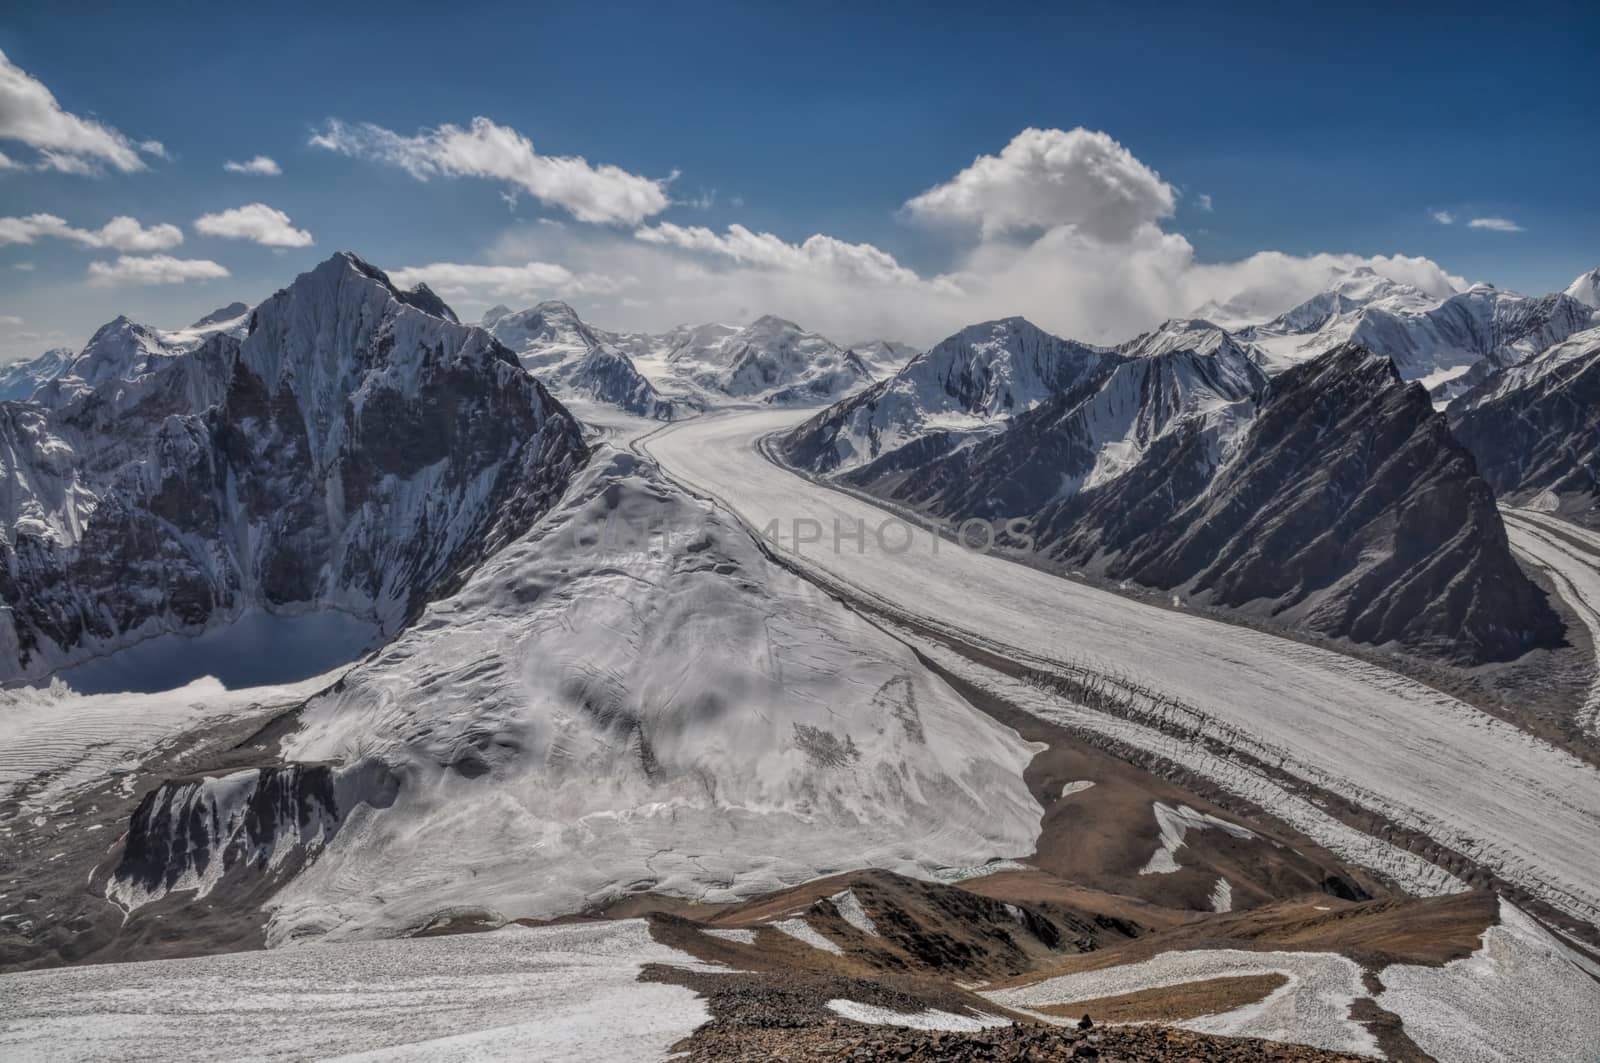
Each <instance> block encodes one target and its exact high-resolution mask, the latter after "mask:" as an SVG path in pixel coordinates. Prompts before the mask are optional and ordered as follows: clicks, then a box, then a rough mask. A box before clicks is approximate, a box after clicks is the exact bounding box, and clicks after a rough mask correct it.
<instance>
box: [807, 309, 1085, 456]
mask: <svg viewBox="0 0 1600 1063" xmlns="http://www.w3.org/2000/svg"><path fill="white" fill-rule="evenodd" d="M1114 360H1117V355H1116V354H1115V353H1113V352H1112V351H1110V350H1109V349H1107V348H1104V347H1094V346H1090V345H1088V344H1083V343H1077V342H1075V341H1073V340H1064V339H1061V338H1060V337H1059V336H1052V335H1051V334H1050V333H1048V332H1045V331H1044V330H1043V329H1041V328H1039V327H1038V326H1037V325H1035V324H1033V323H1032V322H1030V321H1028V320H1027V319H1025V318H1021V317H1009V318H1001V319H999V320H996V321H983V322H979V323H978V324H975V325H969V326H967V327H966V328H964V329H962V330H961V331H960V332H957V333H956V334H955V335H953V336H950V337H948V338H946V339H944V340H942V341H941V342H939V343H938V344H935V345H934V346H933V347H932V348H930V349H929V350H928V351H927V352H926V353H924V354H921V355H918V356H917V357H915V358H913V359H912V360H911V361H910V362H909V363H907V364H906V366H905V368H903V369H901V370H900V371H899V372H898V373H896V374H895V375H894V376H892V377H890V378H888V379H887V380H881V381H879V382H878V383H876V384H874V385H873V386H872V387H870V388H868V389H866V390H865V391H863V392H861V393H860V394H858V395H854V396H851V397H850V398H847V399H845V400H844V401H843V402H839V403H836V404H834V405H833V406H830V407H829V408H828V409H826V410H824V411H823V412H822V413H820V414H818V415H817V417H815V418H813V419H812V420H811V421H808V422H807V423H806V424H804V425H802V426H801V427H800V428H797V429H796V430H795V431H794V432H793V433H792V434H791V435H790V436H789V438H788V440H787V442H786V443H785V448H786V452H787V454H788V456H789V459H790V460H791V461H793V462H794V463H795V464H797V465H805V466H807V467H810V468H813V469H815V470H816V471H819V472H832V471H836V470H844V469H850V468H855V467H856V466H859V465H862V464H865V463H866V462H870V461H875V460H877V459H878V458H879V457H881V456H883V455H886V454H889V453H890V452H892V451H895V450H897V449H899V448H900V447H901V446H903V445H904V444H906V443H908V442H910V441H911V440H913V439H916V438H918V437H920V436H922V435H924V434H925V433H928V432H935V431H936V432H945V433H951V434H953V435H956V434H968V433H982V432H987V431H991V430H995V429H996V428H997V427H998V424H999V422H1001V421H1003V420H1005V419H1006V418H1009V417H1012V416H1014V415H1016V414H1020V413H1022V412H1023V411H1025V410H1029V409H1032V408H1033V407H1035V406H1037V405H1039V404H1040V403H1042V402H1045V401H1047V400H1049V399H1050V398H1051V397H1052V396H1055V395H1058V394H1060V393H1062V392H1065V391H1067V390H1069V389H1071V388H1073V387H1074V386H1076V385H1078V384H1080V383H1082V382H1084V381H1085V380H1087V379H1089V378H1091V377H1092V376H1093V375H1094V374H1095V373H1097V372H1098V371H1099V370H1100V369H1101V368H1102V367H1103V366H1105V365H1107V364H1108V363H1109V362H1111V361H1114Z"/></svg>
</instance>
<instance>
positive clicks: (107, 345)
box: [0, 255, 586, 680]
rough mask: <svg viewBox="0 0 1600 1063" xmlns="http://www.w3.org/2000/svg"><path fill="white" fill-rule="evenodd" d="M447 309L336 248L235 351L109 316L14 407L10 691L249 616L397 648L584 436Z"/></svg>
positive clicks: (230, 341) (518, 517)
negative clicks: (56, 372) (325, 613)
mask: <svg viewBox="0 0 1600 1063" xmlns="http://www.w3.org/2000/svg"><path fill="white" fill-rule="evenodd" d="M419 301H420V302H421V303H422V304H423V305H421V306H419V305H417V304H418V302H419ZM436 309H437V308H432V309H430V308H429V302H428V293H426V292H425V291H422V290H421V289H412V290H411V291H410V292H402V291H398V290H397V289H395V288H394V286H393V285H392V284H391V283H389V282H388V280H387V277H386V276H385V275H384V274H383V273H382V271H380V270H377V269H376V268H374V267H371V266H368V265H366V264H365V263H363V262H361V261H360V260H359V259H357V258H355V257H354V256H350V255H335V256H334V257H332V258H330V259H329V260H328V261H326V262H324V263H322V264H321V265H320V266H318V267H316V268H315V269H313V270H311V271H309V272H307V273H303V274H301V275H300V276H298V277H297V278H295V280H294V281H293V282H292V283H291V284H290V285H289V286H288V287H286V288H284V289H282V290H280V291H278V292H277V293H276V294H274V295H273V296H271V297H270V298H268V299H267V300H266V301H265V302H263V303H262V304H261V305H260V306H258V307H257V308H256V309H255V310H254V311H253V312H252V313H251V314H250V315H249V320H250V325H249V327H248V335H246V336H244V337H243V338H242V339H241V338H240V336H239V335H237V334H236V333H234V332H232V331H229V330H227V329H219V330H214V331H211V332H210V333H209V334H208V335H207V336H206V337H205V338H204V339H203V340H202V341H201V342H199V343H198V344H196V345H194V346H192V347H184V346H180V345H177V344H174V343H172V342H169V337H171V336H173V335H179V334H163V333H160V332H159V331H157V330H155V329H150V328H148V327H146V326H142V325H138V324H136V323H134V322H132V321H129V320H128V319H127V318H125V317H122V318H118V319H116V320H115V321H112V322H110V323H109V324H107V325H106V326H104V327H103V328H102V329H100V330H99V331H98V332H97V333H96V334H95V337H94V339H93V340H91V342H90V344H89V345H88V347H86V348H85V349H84V352H83V353H82V354H80V355H79V356H78V357H77V358H76V359H75V360H74V361H73V363H72V365H71V366H70V367H69V375H68V376H66V377H63V378H62V379H60V380H57V381H54V382H52V383H51V384H49V385H47V386H46V387H45V388H42V389H41V390H40V394H47V393H48V394H49V395H50V396H53V397H55V398H59V399H62V400H64V401H47V400H41V401H40V402H39V403H38V404H15V405H8V406H6V407H0V437H3V438H4V443H0V448H3V449H4V451H5V452H6V458H5V463H6V464H7V465H9V466H11V467H13V468H16V469H18V470H19V475H18V476H17V477H16V478H15V480H14V483H13V485H12V489H10V490H4V491H0V571H9V573H10V576H11V580H10V582H9V583H7V584H6V585H5V586H4V587H0V595H3V597H0V604H4V605H5V606H7V607H8V608H7V609H5V610H0V680H5V679H9V678H14V677H16V676H17V675H38V674H42V673H43V672H46V671H49V670H51V669H52V668H54V667H58V666H60V665H61V664H63V663H70V662H71V661H73V660H82V659H86V658H89V657H94V656H97V655H100V654H104V653H107V652H110V651H114V650H117V649H120V648H122V647H124V646H126V645H130V644H132V643H135V642H139V641H142V640H143V639H146V638H149V637H151V636H156V635H160V634H162V633H184V634H195V633H198V632H199V631H200V630H203V629H206V628H209V627H212V626H216V625H219V624H225V623H227V622H229V621H231V620H232V619H234V618H235V617H237V616H238V615H239V614H240V612H241V610H246V609H258V608H261V609H266V610H268V611H269V612H275V611H278V610H282V611H284V612H286V613H287V614H292V615H299V614H300V613H301V612H304V611H307V610H318V609H331V610H334V611H337V612H339V613H342V614H345V615H348V616H351V617H354V618H356V621H357V622H358V623H359V624H375V625H382V626H384V627H385V628H387V630H390V631H392V630H394V628H395V627H396V626H397V625H398V624H399V623H401V622H403V620H404V618H405V617H407V616H408V615H410V613H411V612H412V611H413V610H415V609H416V608H418V607H419V606H420V604H421V602H422V601H423V600H425V599H426V597H427V596H428V595H429V594H431V593H432V591H433V589H434V588H435V586H436V585H438V584H439V583H440V582H441V581H448V580H450V579H451V578H453V577H455V576H456V575H458V574H459V573H460V572H461V571H462V570H463V566H465V565H469V564H471V563H472V562H474V561H475V560H477V559H478V558H480V557H481V556H482V555H483V554H484V553H485V552H486V551H489V550H492V549H493V548H494V547H495V546H496V545H497V544H498V543H499V542H500V541H502V540H503V538H504V537H505V536H508V535H511V534H515V533H518V532H520V531H521V530H522V529H523V528H525V527H526V526H527V525H528V524H529V523H530V522H531V521H532V520H533V519H534V518H535V517H536V516H538V515H539V514H540V513H542V512H543V511H544V510H545V509H546V508H548V506H549V505H550V503H551V502H552V501H553V499H554V497H555V496H556V495H557V494H559V493H560V491H561V490H562V489H563V488H564V487H565V484H566V480H567V478H568V476H569V475H570V474H571V472H572V471H573V470H574V469H575V468H576V466H577V464H578V463H579V462H580V461H581V460H582V458H583V455H584V454H585V452H586V451H585V447H584V446H583V443H582V436H581V430H580V428H579V426H578V425H577V423H576V422H575V421H574V420H573V419H572V417H571V416H570V415H569V414H568V412H567V411H566V410H565V409H564V408H563V407H562V406H561V405H560V404H559V403H557V402H555V401H554V400H553V399H551V397H550V396H549V394H548V393H547V392H546V391H545V390H544V389H543V388H542V387H541V386H540V385H539V384H538V383H537V382H536V381H534V380H533V379H532V378H530V377H529V376H528V374H526V373H525V372H523V370H522V369H521V367H520V366H518V365H517V363H516V359H515V358H514V357H513V356H512V354H511V352H509V351H507V350H506V349H505V347H503V346H502V345H501V344H499V343H497V342H496V341H495V340H494V338H493V337H492V336H490V335H489V333H487V332H485V331H484V330H482V329H479V328H475V327H470V326H466V325H462V324H460V323H458V322H456V321H455V320H454V317H453V315H450V316H445V315H444V314H439V313H437V312H436ZM202 331H203V330H202ZM182 335H188V333H183V334H182Z"/></svg>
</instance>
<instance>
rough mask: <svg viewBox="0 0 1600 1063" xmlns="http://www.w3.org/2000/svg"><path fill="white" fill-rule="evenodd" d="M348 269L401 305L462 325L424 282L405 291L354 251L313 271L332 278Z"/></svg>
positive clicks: (335, 254)
mask: <svg viewBox="0 0 1600 1063" xmlns="http://www.w3.org/2000/svg"><path fill="white" fill-rule="evenodd" d="M346 269H349V270H354V271H355V272H357V273H359V274H361V275H362V276H364V277H367V278H368V279H370V280H374V281H377V282H378V283H379V284H381V285H383V286H384V287H385V288H387V289H388V290H389V294H390V295H392V296H393V297H394V299H395V300H396V301H397V302H400V303H404V304H405V305H406V306H410V307H414V308H415V309H417V310H421V311H422V312H423V313H425V314H432V315H433V316H434V317H442V318H444V319H445V320H446V321H450V322H453V323H456V324H460V319H459V318H457V317H456V312H455V311H454V310H451V309H450V307H449V306H448V305H447V304H446V303H445V301H444V300H443V299H441V298H439V296H438V295H436V294H435V293H434V291H433V289H432V288H429V287H428V286H427V285H426V284H420V283H419V284H418V285H417V286H416V287H415V288H411V289H409V290H407V289H404V288H401V287H400V286H399V285H397V284H395V283H394V281H392V280H390V279H389V275H388V274H387V273H385V272H384V271H383V270H381V269H379V268H378V267H377V266H374V265H373V264H372V263H370V262H368V261H367V260H365V259H364V258H362V257H361V256H360V255H358V254H356V253H355V252H354V251H336V252H334V254H333V256H332V257H331V258H329V259H328V260H327V261H326V262H324V263H322V264H321V265H320V266H318V267H316V269H314V270H312V271H311V272H312V273H320V274H323V275H324V276H325V277H326V278H331V277H333V276H334V275H335V274H337V273H340V272H341V271H343V270H346Z"/></svg>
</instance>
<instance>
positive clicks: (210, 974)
mask: <svg viewBox="0 0 1600 1063" xmlns="http://www.w3.org/2000/svg"><path fill="white" fill-rule="evenodd" d="M647 963H660V964H670V965H673V966H676V967H680V968H687V969H691V970H699V971H706V970H712V969H714V968H710V967H707V966H706V965H703V964H699V963H697V962H696V961H695V960H694V959H693V958H692V957H690V956H688V955H687V954H685V953H682V952H679V951H678V950H676V949H672V948H668V947H666V946H664V945H661V944H658V943H657V942H656V941H655V940H654V939H653V938H651V936H650V931H649V928H648V926H647V925H646V924H645V922H644V921H643V920H639V919H630V920H622V921H617V922H608V923H583V924H573V925H566V926H550V927H539V928H536V929H535V928H527V927H505V928H503V929H500V930H496V931H493V932H492V933H484V934H464V935H459V936H447V937H435V938H413V939H400V940H388V941H373V942H362V943H354V944H345V945H339V946H324V945H308V946H304V947H301V948H293V949H278V950H268V951H265V952H241V953H233V954H230V955H225V956H206V957H200V958H196V959H186V960H161V961H155V962H147V963H119V964H106V965H94V966H82V967H60V968H55V969H53V970H47V971H30V972H27V973H24V974H9V975H0V998H3V999H4V1000H5V1001H6V1017H5V1023H4V1026H3V1028H0V1056H4V1057H6V1058H10V1059H82V1060H92V1059H163V1060H172V1061H176V1063H210V1061H211V1060H217V1059H245V1058H250V1059H269V1058H270V1059H279V1058H305V1057H315V1058H318V1059H325V1058H329V1057H346V1056H350V1057H356V1058H371V1059H382V1060H385V1061H388V1060H416V1061H419V1063H421V1061H429V1063H432V1061H436V1060H444V1061H455V1060H463V1061H465V1060H473V1061H485V1060H494V1061H499V1060H505V1061H508V1063H509V1061H512V1060H528V1059H537V1060H551V1061H572V1063H589V1061H591V1060H596V1059H637V1060H664V1059H666V1058H668V1056H669V1049H670V1047H671V1046H672V1045H673V1044H674V1043H675V1042H677V1041H678V1040H680V1039H682V1038H683V1037H686V1036H688V1035H689V1034H690V1033H692V1032H693V1031H694V1029H695V1028H696V1027H697V1026H699V1025H700V1024H701V1023H703V1022H705V1021H706V1020H707V1019H709V1018H710V1015H709V1013H708V1012H707V1009H706V1006H705V1003H704V1001H702V1000H701V999H699V998H698V997H697V996H696V995H695V993H694V992H693V991H692V990H690V989H686V988H683V987H680V986H673V985H666V984H662V983H656V982H640V981H639V980H638V978H639V973H640V970H641V969H642V968H643V966H644V965H645V964H647ZM130 1002H133V1004H132V1006H131V1007H130Z"/></svg>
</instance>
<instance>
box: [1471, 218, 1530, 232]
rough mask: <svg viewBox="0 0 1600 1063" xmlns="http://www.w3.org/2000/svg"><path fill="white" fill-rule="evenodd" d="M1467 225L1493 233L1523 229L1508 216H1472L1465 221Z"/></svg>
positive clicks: (1520, 230)
mask: <svg viewBox="0 0 1600 1063" xmlns="http://www.w3.org/2000/svg"><path fill="white" fill-rule="evenodd" d="M1467 226H1468V227H1469V228H1473V229H1487V230H1489V231H1490V232H1495V233H1520V232H1522V231H1523V230H1522V226H1520V225H1518V224H1517V223H1516V222H1514V221H1512V220H1511V219H1510V218H1473V219H1472V220H1471V221H1469V222H1467Z"/></svg>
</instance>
